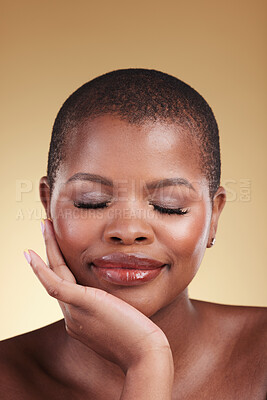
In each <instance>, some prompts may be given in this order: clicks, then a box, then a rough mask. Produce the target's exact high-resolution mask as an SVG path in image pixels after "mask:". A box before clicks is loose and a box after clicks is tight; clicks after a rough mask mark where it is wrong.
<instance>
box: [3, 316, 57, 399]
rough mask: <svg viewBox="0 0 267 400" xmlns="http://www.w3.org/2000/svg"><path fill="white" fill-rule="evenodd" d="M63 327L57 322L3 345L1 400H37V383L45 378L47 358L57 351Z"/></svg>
mask: <svg viewBox="0 0 267 400" xmlns="http://www.w3.org/2000/svg"><path fill="white" fill-rule="evenodd" d="M62 324H63V323H62V321H58V322H56V323H53V324H51V325H48V326H45V327H43V328H40V329H36V330H34V331H31V332H28V333H25V334H21V335H18V336H15V337H12V338H10V339H6V340H3V341H1V342H0V370H1V374H0V395H1V396H0V397H1V399H3V400H13V399H18V398H23V399H25V400H28V399H31V398H34V395H35V394H34V393H35V388H34V382H35V381H37V380H39V377H40V376H41V375H44V371H43V370H42V369H43V368H42V364H43V360H44V359H45V357H44V355H45V354H52V352H53V351H55V346H56V342H57V335H56V332H57V331H58V332H59V330H60V327H61V328H62ZM51 333H54V335H53V334H52V335H51ZM51 338H53V339H54V343H52V341H51Z"/></svg>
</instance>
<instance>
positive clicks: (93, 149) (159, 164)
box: [62, 115, 200, 179]
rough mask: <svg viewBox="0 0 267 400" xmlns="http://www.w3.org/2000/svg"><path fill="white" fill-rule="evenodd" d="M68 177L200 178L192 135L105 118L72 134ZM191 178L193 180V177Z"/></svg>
mask: <svg viewBox="0 0 267 400" xmlns="http://www.w3.org/2000/svg"><path fill="white" fill-rule="evenodd" d="M66 155H67V156H66V160H65V161H64V163H63V164H64V168H63V169H62V172H63V171H64V175H66V178H67V176H68V177H69V176H70V174H74V173H77V172H90V173H96V174H102V175H105V176H112V177H113V178H114V179H116V178H118V179H119V178H127V179H129V178H133V179H136V178H138V177H139V178H142V177H144V178H145V179H153V178H154V177H161V175H162V177H172V176H177V173H179V174H182V175H187V176H188V178H191V179H196V175H199V174H200V168H199V157H198V151H197V144H196V142H195V140H193V138H192V134H190V133H189V132H186V130H185V129H183V128H182V127H179V126H178V125H176V124H173V123H163V122H144V123H143V124H139V125H135V124H129V123H128V122H127V121H124V120H121V119H119V118H117V117H114V116H110V115H104V116H101V117H98V118H95V119H93V120H87V121H85V122H83V123H82V124H81V125H80V126H79V127H77V129H76V131H74V132H71V134H70V136H69V138H68V145H67V149H66ZM190 175H191V176H190Z"/></svg>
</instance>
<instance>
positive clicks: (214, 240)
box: [210, 237, 216, 247]
mask: <svg viewBox="0 0 267 400" xmlns="http://www.w3.org/2000/svg"><path fill="white" fill-rule="evenodd" d="M215 242H216V239H215V237H214V238H212V239H211V242H210V247H212V246H213V245H214V244H215Z"/></svg>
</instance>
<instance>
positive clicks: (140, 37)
mask: <svg viewBox="0 0 267 400" xmlns="http://www.w3.org/2000/svg"><path fill="white" fill-rule="evenodd" d="M266 4H267V3H266V2H265V1H263V0H254V1H253V2H252V1H241V0H240V1H237V0H232V1H228V0H227V1H224V2H221V1H214V0H206V1H197V0H195V1H192V0H191V1H190V0H189V1H179V0H178V1H171V0H165V1H164V2H163V1H160V2H159V1H155V0H153V1H152V0H149V1H144V0H143V1H141V0H138V1H135V2H133V1H127V0H123V1H122V0H119V1H118V0H114V1H112V2H111V1H102V0H100V1H99V0H98V1H94V2H93V1H81V0H78V1H77V0H76V1H75V2H74V1H73V2H70V1H66V0H64V1H63V0H62V1H57V0H56V1H50V0H48V1H46V2H43V1H36V0H34V1H33V0H32V1H30V0H27V1H24V0H22V1H19V0H16V1H13V2H8V1H3V2H1V15H2V16H1V19H2V21H1V29H2V32H1V34H0V37H1V69H2V71H1V114H2V119H1V188H2V190H1V224H0V226H1V233H0V234H1V244H2V248H1V281H0V307H1V309H0V312H1V315H0V320H1V326H0V338H1V339H3V338H6V337H9V336H13V335H16V334H19V333H22V332H26V331H29V330H32V329H35V328H38V327H41V326H43V325H45V324H48V323H51V322H53V321H55V320H57V319H60V318H61V312H60V309H59V306H58V305H57V302H56V301H55V300H53V299H51V298H49V297H48V295H47V294H46V292H45V291H44V289H43V288H42V286H41V285H40V283H39V282H38V281H37V279H36V278H35V276H34V274H33V272H32V271H31V270H30V268H29V267H28V265H27V263H26V261H25V260H24V257H23V254H22V252H23V249H24V248H27V247H30V248H32V249H35V250H36V251H37V252H39V254H41V255H42V256H44V254H45V251H44V245H43V241H42V236H41V233H40V228H39V226H40V218H41V216H42V215H44V213H43V212H42V208H41V205H40V201H39V197H38V181H39V178H40V177H41V176H42V175H45V172H46V158H47V152H48V145H49V140H50V132H51V127H52V124H53V120H54V118H55V115H56V113H57V111H58V109H59V107H60V105H61V104H62V102H63V101H64V100H65V98H66V97H67V96H68V95H69V94H70V93H71V92H72V91H73V90H75V89H76V88H77V87H78V86H80V85H81V84H82V83H84V82H86V81H88V80H90V79H91V78H93V77H95V76H97V75H100V74H102V73H104V72H107V71H110V70H113V69H117V68H124V67H147V68H156V69H159V70H162V71H165V72H168V73H170V74H173V75H175V76H177V77H179V78H181V79H182V80H185V81H186V82H188V83H189V84H191V85H192V86H193V87H195V88H196V89H197V90H198V91H199V92H200V93H201V94H202V95H203V96H204V97H205V98H206V99H207V101H208V102H209V103H210V105H211V106H212V108H213V110H214V112H215V115H216V117H217V120H218V123H219V126H220V134H221V147H222V166H223V179H222V183H223V184H224V185H225V187H226V189H227V192H228V202H227V205H226V208H225V210H224V212H223V215H222V217H221V221H220V225H219V231H218V235H217V242H216V245H215V247H214V248H213V249H210V250H207V252H206V255H205V258H204V261H203V264H202V267H201V270H200V271H199V273H198V275H197V277H196V278H195V280H194V281H193V283H192V284H191V286H190V294H191V297H194V298H199V299H203V300H208V301H214V302H222V303H228V304H241V305H257V306H266V305H267V291H266V286H267V285H266V276H267V273H266V267H265V264H266V247H267V246H266V205H265V198H266V195H267V192H266V150H265V146H266V105H267V79H266V70H267V55H266V33H267V32H266V31H267V24H266V22H267V21H266V12H267V7H266ZM22 191H23V192H24V193H22Z"/></svg>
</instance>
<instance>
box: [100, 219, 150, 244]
mask: <svg viewBox="0 0 267 400" xmlns="http://www.w3.org/2000/svg"><path fill="white" fill-rule="evenodd" d="M103 237H104V241H106V242H108V243H113V244H116V243H118V244H125V245H132V244H138V243H142V244H151V243H152V242H153V241H154V232H153V230H152V228H151V226H150V225H148V224H147V223H145V221H141V220H122V219H119V220H115V221H113V222H112V223H111V224H110V225H108V226H106V228H105V231H104V236H103Z"/></svg>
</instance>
